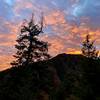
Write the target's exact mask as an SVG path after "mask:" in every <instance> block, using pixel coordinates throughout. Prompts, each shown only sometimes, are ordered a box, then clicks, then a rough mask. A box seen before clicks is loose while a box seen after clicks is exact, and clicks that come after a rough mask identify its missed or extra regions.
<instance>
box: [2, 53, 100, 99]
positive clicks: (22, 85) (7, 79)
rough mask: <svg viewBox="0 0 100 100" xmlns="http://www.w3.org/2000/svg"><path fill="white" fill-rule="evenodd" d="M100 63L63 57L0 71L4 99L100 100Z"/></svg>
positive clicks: (73, 56)
mask: <svg viewBox="0 0 100 100" xmlns="http://www.w3.org/2000/svg"><path fill="white" fill-rule="evenodd" d="M99 77H100V61H99V60H93V59H88V58H85V57H84V56H82V55H70V54H60V55H58V56H56V57H54V58H52V59H50V60H48V61H43V62H37V63H33V64H29V65H27V66H20V67H18V68H11V69H7V70H5V71H2V72H0V100H65V99H66V100H100V85H99V84H100V79H99Z"/></svg>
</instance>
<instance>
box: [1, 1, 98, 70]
mask: <svg viewBox="0 0 100 100" xmlns="http://www.w3.org/2000/svg"><path fill="white" fill-rule="evenodd" d="M42 12H43V15H44V28H43V30H44V33H43V34H42V35H41V36H40V37H41V39H43V40H45V41H48V42H49V43H50V44H51V46H50V47H49V53H50V54H51V55H52V56H55V55H57V54H59V53H63V52H64V53H71V54H79V53H80V52H81V51H80V49H81V42H82V41H83V39H84V38H85V36H86V34H88V33H89V34H90V35H91V38H92V39H93V40H95V45H96V47H97V50H99V49H100V45H99V44H100V0H0V70H4V69H6V68H8V67H9V66H10V65H9V63H10V62H11V61H12V60H13V57H12V55H13V54H14V53H15V52H16V49H15V48H14V45H15V44H16V42H15V40H16V38H17V36H18V34H20V26H21V23H22V22H23V20H24V19H27V20H30V18H31V14H32V13H34V15H35V20H36V22H37V23H38V22H39V21H40V18H41V13H42Z"/></svg>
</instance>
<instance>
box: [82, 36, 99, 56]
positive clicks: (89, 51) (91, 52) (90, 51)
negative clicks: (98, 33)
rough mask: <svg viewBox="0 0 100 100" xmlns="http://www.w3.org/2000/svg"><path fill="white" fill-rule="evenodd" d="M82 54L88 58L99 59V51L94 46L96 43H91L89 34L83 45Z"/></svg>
mask: <svg viewBox="0 0 100 100" xmlns="http://www.w3.org/2000/svg"><path fill="white" fill-rule="evenodd" d="M82 46H83V47H82V54H83V55H84V56H86V57H88V58H97V57H98V53H99V52H98V51H97V50H96V47H95V46H94V41H90V35H89V34H88V35H87V36H86V39H85V41H83V43H82Z"/></svg>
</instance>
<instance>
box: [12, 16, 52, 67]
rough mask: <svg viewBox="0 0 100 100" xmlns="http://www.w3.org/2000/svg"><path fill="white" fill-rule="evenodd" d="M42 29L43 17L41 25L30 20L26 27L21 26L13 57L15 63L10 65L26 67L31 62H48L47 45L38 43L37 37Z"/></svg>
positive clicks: (42, 42) (41, 42)
mask: <svg viewBox="0 0 100 100" xmlns="http://www.w3.org/2000/svg"><path fill="white" fill-rule="evenodd" d="M42 29H43V17H42V18H41V23H40V25H39V24H35V22H34V20H33V15H32V19H31V20H30V22H27V25H25V24H24V25H23V26H22V28H21V32H20V35H19V37H18V39H17V40H16V41H17V44H16V45H15V48H16V49H17V52H16V54H15V55H14V57H15V58H16V61H13V62H12V63H11V65H12V66H20V65H24V64H25V65H26V64H29V63H32V62H37V61H43V60H48V59H49V58H50V55H49V54H48V43H47V42H44V41H40V40H39V39H38V36H39V34H40V33H42V32H43V31H42Z"/></svg>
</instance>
